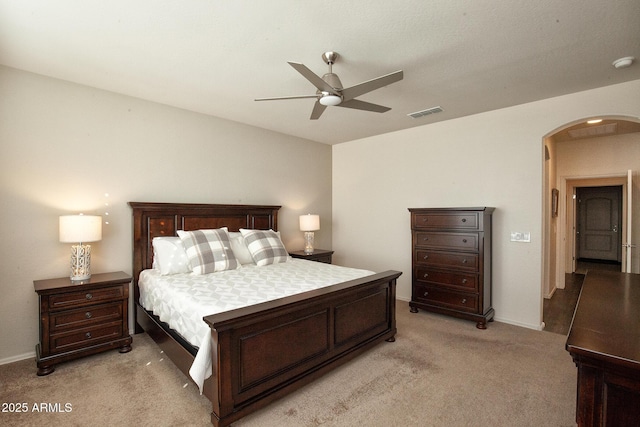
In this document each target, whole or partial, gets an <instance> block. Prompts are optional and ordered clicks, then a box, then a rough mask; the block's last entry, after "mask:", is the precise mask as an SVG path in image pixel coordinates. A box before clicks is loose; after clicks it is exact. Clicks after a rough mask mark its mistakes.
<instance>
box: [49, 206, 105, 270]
mask: <svg viewBox="0 0 640 427" xmlns="http://www.w3.org/2000/svg"><path fill="white" fill-rule="evenodd" d="M59 225H60V241H61V242H63V243H77V244H75V245H73V246H71V275H70V277H71V280H72V281H77V280H87V279H89V278H90V277H91V245H85V244H84V243H87V242H97V241H98V240H100V239H102V217H101V216H96V215H82V214H80V215H63V216H61V217H60V224H59Z"/></svg>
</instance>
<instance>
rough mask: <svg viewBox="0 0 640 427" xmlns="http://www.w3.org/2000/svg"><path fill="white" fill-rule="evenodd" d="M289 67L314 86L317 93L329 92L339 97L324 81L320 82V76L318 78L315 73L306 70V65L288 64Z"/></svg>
mask: <svg viewBox="0 0 640 427" xmlns="http://www.w3.org/2000/svg"><path fill="white" fill-rule="evenodd" d="M289 65H291V66H292V67H293V68H295V69H296V71H297V72H299V73H300V74H302V76H303V77H304V78H305V79H307V80H309V81H310V82H311V84H312V85H314V86H315V87H317V88H318V90H319V91H321V92H329V93H331V94H333V95H338V96H340V94H339V93H338V92H337V91H336V90H335V89H334V88H332V87H331V85H330V84H329V83H327V82H325V81H324V80H322V78H321V77H320V76H318V75H317V74H316V73H314V72H313V71H311V70H310V69H309V68H307V66H306V65H304V64H300V63H298V62H289Z"/></svg>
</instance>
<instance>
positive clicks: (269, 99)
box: [254, 95, 318, 101]
mask: <svg viewBox="0 0 640 427" xmlns="http://www.w3.org/2000/svg"><path fill="white" fill-rule="evenodd" d="M304 98H318V95H299V96H277V97H275V98H256V99H254V101H278V100H280V99H304Z"/></svg>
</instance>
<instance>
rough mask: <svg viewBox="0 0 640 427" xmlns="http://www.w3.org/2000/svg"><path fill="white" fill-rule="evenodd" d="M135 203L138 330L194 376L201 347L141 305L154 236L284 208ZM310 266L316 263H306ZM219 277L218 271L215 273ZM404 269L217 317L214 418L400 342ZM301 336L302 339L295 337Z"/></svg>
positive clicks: (265, 224) (271, 219) (266, 226)
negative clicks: (398, 310) (399, 284)
mask: <svg viewBox="0 0 640 427" xmlns="http://www.w3.org/2000/svg"><path fill="white" fill-rule="evenodd" d="M129 205H130V206H131V208H132V210H133V277H134V282H133V285H134V292H133V294H134V298H135V310H133V313H134V317H135V327H136V333H140V332H143V331H144V332H146V333H147V334H148V335H149V336H150V337H151V338H153V340H154V341H155V342H156V343H157V344H158V345H159V346H160V348H161V349H162V350H163V351H164V353H165V354H166V355H167V356H168V357H169V358H170V359H171V360H172V361H173V363H174V364H175V365H176V366H177V367H178V368H179V369H180V370H181V371H182V372H183V373H184V374H185V375H187V376H188V377H190V375H189V370H190V369H191V366H192V364H193V363H194V360H195V358H196V354H197V352H198V349H197V348H196V347H194V346H193V345H191V344H190V343H189V342H187V341H186V340H185V339H184V338H183V337H182V336H181V335H180V334H178V333H176V332H175V331H173V330H171V329H170V328H169V327H168V325H167V324H166V323H164V322H163V321H161V320H160V318H159V317H158V316H156V315H154V314H153V313H152V312H149V311H147V310H145V308H143V307H142V306H141V304H140V303H139V299H140V288H139V283H138V281H139V278H140V275H141V273H142V272H143V271H145V270H149V269H152V267H153V246H152V242H153V239H154V237H160V236H176V235H177V232H178V230H186V231H189V230H202V229H219V228H221V227H227V229H228V230H229V231H230V232H238V231H239V230H240V229H255V230H270V229H271V230H277V224H278V210H279V208H280V207H279V206H266V205H227V204H189V203H143V202H129ZM301 262H306V263H310V262H312V261H301ZM213 274H216V273H213ZM401 274H402V273H401V272H398V271H385V272H382V273H374V274H371V275H367V276H365V277H360V278H357V279H353V280H348V281H345V282H341V283H337V284H334V285H330V286H326V287H322V288H319V289H314V290H311V291H306V292H303V293H299V294H295V295H291V296H286V297H282V298H278V299H275V300H271V301H266V302H262V303H258V304H254V305H250V306H247V307H243V308H237V309H233V310H229V311H225V312H221V313H218V314H212V315H207V316H204V317H203V321H204V322H205V323H206V325H207V326H208V327H209V328H210V342H211V355H210V357H211V361H210V364H211V366H212V369H211V371H212V373H211V376H210V377H209V378H207V379H206V380H205V381H204V384H203V386H202V393H203V394H204V395H205V396H206V397H207V398H208V399H209V400H210V401H211V404H212V414H211V422H212V424H213V425H215V426H216V427H222V426H228V425H230V424H231V423H232V422H234V421H236V420H238V419H240V418H241V417H243V416H245V415H247V414H249V413H251V412H254V411H256V410H258V409H260V408H262V407H264V406H265V405H267V404H269V403H270V402H272V401H274V400H275V399H278V398H280V397H282V396H284V395H286V394H288V393H290V392H292V391H294V390H296V389H298V388H300V387H302V386H304V385H306V384H308V383H310V382H311V381H313V380H314V379H316V378H318V377H320V376H322V375H323V374H325V373H326V372H328V371H330V370H331V369H333V368H335V367H337V366H339V365H341V364H343V363H345V362H347V361H349V360H351V359H353V358H354V357H356V356H358V355H359V354H361V353H363V352H365V351H367V350H368V349H370V348H372V347H373V346H375V345H377V344H378V343H380V342H381V341H390V342H391V341H394V340H395V338H394V337H395V334H396V320H395V299H396V298H395V296H396V279H397V278H398V277H399V276H400V275H401ZM294 338H295V339H294Z"/></svg>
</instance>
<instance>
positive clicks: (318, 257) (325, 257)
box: [289, 249, 333, 264]
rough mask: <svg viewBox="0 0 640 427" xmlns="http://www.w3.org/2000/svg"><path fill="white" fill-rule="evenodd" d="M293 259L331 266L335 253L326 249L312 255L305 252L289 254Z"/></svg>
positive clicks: (316, 250) (318, 250)
mask: <svg viewBox="0 0 640 427" xmlns="http://www.w3.org/2000/svg"><path fill="white" fill-rule="evenodd" d="M289 255H290V256H291V257H292V258H300V259H308V260H309V261H318V262H324V263H327V264H331V255H333V251H325V250H324V249H315V250H314V251H313V252H312V253H310V254H307V253H305V252H304V251H293V252H289Z"/></svg>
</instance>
